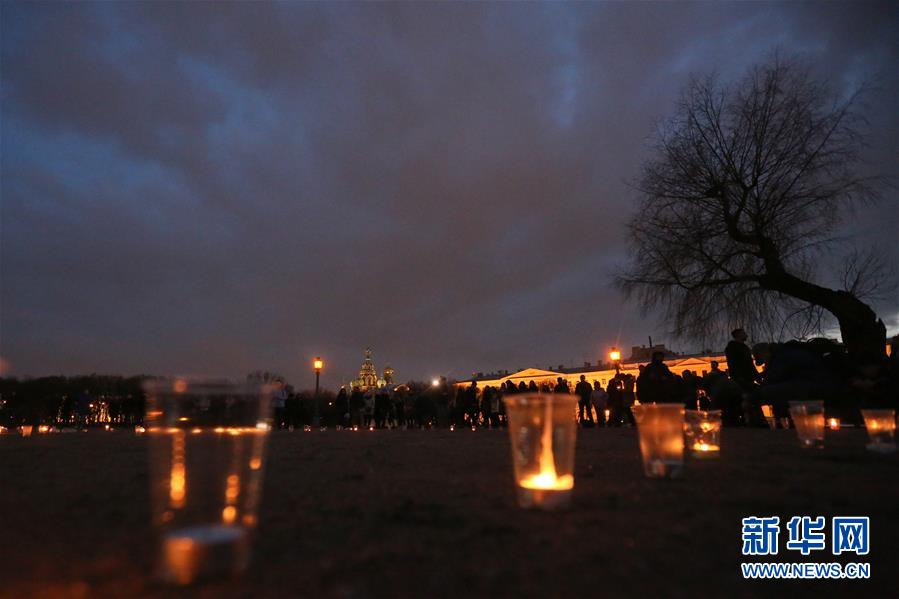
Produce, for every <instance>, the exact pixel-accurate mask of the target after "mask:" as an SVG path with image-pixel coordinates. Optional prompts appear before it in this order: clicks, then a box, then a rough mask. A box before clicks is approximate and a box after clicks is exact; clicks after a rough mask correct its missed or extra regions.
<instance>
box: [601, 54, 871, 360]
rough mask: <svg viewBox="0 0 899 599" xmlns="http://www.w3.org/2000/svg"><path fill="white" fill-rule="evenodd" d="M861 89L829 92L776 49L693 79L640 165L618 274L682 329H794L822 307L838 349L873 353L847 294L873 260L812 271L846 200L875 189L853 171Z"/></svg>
mask: <svg viewBox="0 0 899 599" xmlns="http://www.w3.org/2000/svg"><path fill="white" fill-rule="evenodd" d="M859 93H860V92H859ZM859 93H856V94H853V95H852V96H851V97H848V98H844V99H842V100H840V99H835V98H834V97H833V96H832V95H831V94H830V93H829V92H828V90H827V88H826V86H824V85H822V84H821V83H819V82H817V81H815V80H814V78H813V77H812V76H811V75H810V73H809V71H808V70H807V69H804V68H802V67H800V66H799V65H797V64H796V63H789V62H784V61H782V60H780V59H778V58H775V59H773V60H772V61H771V62H770V63H768V64H765V65H762V66H757V67H755V68H753V69H752V70H750V72H749V73H748V74H747V76H746V77H745V78H743V79H742V80H741V81H739V82H738V83H737V84H736V85H733V86H729V85H725V84H723V83H721V82H720V81H719V80H718V79H717V78H716V77H714V76H710V77H706V78H703V79H694V80H693V81H692V82H691V83H690V84H689V85H688V86H687V88H686V89H685V91H684V93H683V95H682V97H681V100H680V101H679V103H678V106H677V111H676V113H675V116H674V117H673V118H671V119H670V120H668V121H667V122H665V123H664V124H663V125H662V126H661V127H660V128H659V131H658V133H657V135H656V137H655V140H654V141H655V144H654V153H653V157H652V158H651V159H650V160H648V161H647V162H646V163H644V165H643V169H642V174H641V178H640V181H639V183H638V185H637V187H638V190H639V191H640V192H641V195H642V198H641V203H640V207H639V211H638V212H637V213H636V214H635V215H634V216H633V218H632V220H631V221H630V223H629V225H628V226H629V237H630V242H631V244H632V248H633V258H632V261H631V263H630V264H629V265H628V266H627V267H626V269H625V270H624V271H622V272H620V273H619V274H618V276H617V277H616V283H617V284H618V285H619V287H620V288H622V289H623V290H624V291H625V292H626V294H627V295H628V296H629V297H636V298H637V299H638V300H639V301H640V303H641V305H642V306H643V308H644V309H646V310H651V309H654V308H661V309H662V310H663V311H664V312H665V315H666V317H667V318H669V319H670V320H671V322H673V324H674V331H673V332H674V333H675V334H676V335H678V336H681V337H692V338H696V339H703V340H704V339H708V338H712V337H714V336H718V335H720V334H721V333H722V332H723V331H724V330H729V329H730V328H733V327H735V326H738V325H740V326H744V327H745V328H747V330H750V331H754V333H755V334H756V335H767V336H768V338H777V337H780V336H782V332H783V331H784V329H785V328H786V329H789V330H790V331H791V332H792V333H793V334H798V335H806V334H808V333H810V332H812V331H815V330H818V329H820V328H821V323H822V317H823V316H825V315H826V314H825V312H829V313H830V314H832V315H833V316H834V317H835V318H836V320H837V321H838V323H839V326H840V331H841V333H842V337H843V341H844V343H845V344H846V346H847V348H848V349H849V351H850V352H862V351H864V352H866V353H872V352H879V353H881V354H882V353H883V352H884V346H885V339H886V329H885V327H884V325H883V322H882V321H880V320H879V319H878V318H877V316H876V314H875V313H874V311H873V310H872V309H871V307H870V306H869V305H867V304H866V303H865V302H864V301H863V300H862V299H861V298H860V293H859V292H860V291H869V290H871V289H872V288H876V287H877V283H876V282H871V281H866V280H864V279H865V277H866V275H869V274H871V273H872V272H873V271H875V270H876V269H874V268H872V267H874V266H875V265H876V264H877V261H876V260H874V259H873V258H868V259H860V258H859V255H858V254H856V255H853V256H851V257H850V258H849V262H847V266H846V268H845V269H844V270H845V275H844V277H843V279H844V281H846V288H845V289H831V288H829V287H827V286H824V285H822V284H819V283H816V282H815V276H816V269H815V266H816V261H819V260H820V259H821V255H822V252H823V250H824V249H825V248H827V249H828V250H832V249H833V248H834V247H835V246H834V244H835V241H836V239H835V237H834V234H835V231H836V229H837V227H838V225H839V223H840V221H841V217H842V215H843V214H844V212H845V210H846V209H847V208H849V207H850V206H852V205H853V204H856V203H857V202H861V201H867V200H874V199H877V193H876V185H875V184H874V183H875V180H874V179H872V178H866V177H863V176H861V175H859V174H858V173H857V171H858V167H859V162H860V156H859V153H860V151H861V148H862V138H861V135H860V130H861V128H862V127H861V125H863V124H864V121H863V119H861V117H860V116H859V114H858V112H857V110H856V106H857V103H858V95H859Z"/></svg>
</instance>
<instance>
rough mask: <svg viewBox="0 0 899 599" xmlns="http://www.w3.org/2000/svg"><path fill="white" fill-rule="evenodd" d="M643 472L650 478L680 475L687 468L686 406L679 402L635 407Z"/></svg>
mask: <svg viewBox="0 0 899 599" xmlns="http://www.w3.org/2000/svg"><path fill="white" fill-rule="evenodd" d="M633 411H634V419H635V420H636V421H637V435H638V437H639V438H640V454H641V455H642V456H643V473H644V474H645V475H646V476H647V477H649V478H676V477H678V476H680V474H681V471H682V470H683V467H684V408H683V407H681V406H680V405H679V404H661V403H660V404H643V405H640V406H634V407H633Z"/></svg>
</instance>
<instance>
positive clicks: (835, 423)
mask: <svg viewBox="0 0 899 599" xmlns="http://www.w3.org/2000/svg"><path fill="white" fill-rule="evenodd" d="M827 428H829V429H830V430H832V431H838V430H840V419H839V418H828V419H827Z"/></svg>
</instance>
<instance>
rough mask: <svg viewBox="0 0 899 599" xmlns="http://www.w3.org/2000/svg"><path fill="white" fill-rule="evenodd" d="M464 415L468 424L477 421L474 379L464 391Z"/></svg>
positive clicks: (476, 390)
mask: <svg viewBox="0 0 899 599" xmlns="http://www.w3.org/2000/svg"><path fill="white" fill-rule="evenodd" d="M465 415H466V416H467V417H468V425H469V426H475V425H476V424H477V423H478V384H477V383H476V382H475V381H471V385H469V387H468V389H467V390H466V392H465Z"/></svg>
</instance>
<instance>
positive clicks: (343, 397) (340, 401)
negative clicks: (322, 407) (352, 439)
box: [334, 387, 350, 427]
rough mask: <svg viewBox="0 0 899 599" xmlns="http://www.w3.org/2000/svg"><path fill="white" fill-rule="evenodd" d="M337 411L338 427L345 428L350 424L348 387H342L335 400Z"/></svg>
mask: <svg viewBox="0 0 899 599" xmlns="http://www.w3.org/2000/svg"><path fill="white" fill-rule="evenodd" d="M334 407H335V409H336V411H337V426H341V427H345V426H348V425H349V423H350V400H349V398H348V397H347V394H346V387H341V388H340V391H339V392H338V393H337V398H336V399H335V400H334Z"/></svg>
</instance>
